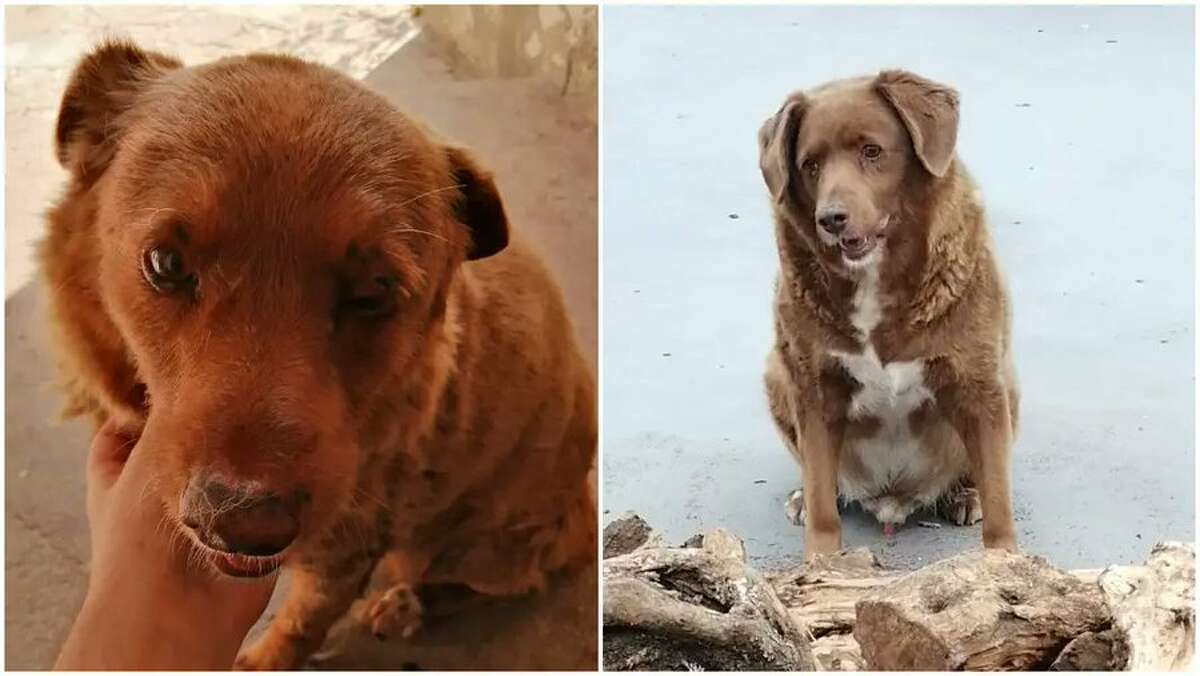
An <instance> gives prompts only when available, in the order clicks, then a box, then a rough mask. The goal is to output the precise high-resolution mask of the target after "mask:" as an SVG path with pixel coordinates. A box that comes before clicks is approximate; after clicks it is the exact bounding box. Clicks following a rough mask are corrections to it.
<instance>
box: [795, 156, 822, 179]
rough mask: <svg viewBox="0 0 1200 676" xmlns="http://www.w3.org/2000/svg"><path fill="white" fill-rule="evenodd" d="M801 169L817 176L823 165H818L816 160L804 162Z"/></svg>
mask: <svg viewBox="0 0 1200 676" xmlns="http://www.w3.org/2000/svg"><path fill="white" fill-rule="evenodd" d="M800 168H802V169H804V171H806V172H808V173H809V174H812V175H813V176H816V175H817V172H818V171H820V170H821V165H819V164H817V161H816V160H804V164H802V165H800Z"/></svg>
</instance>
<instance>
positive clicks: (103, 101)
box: [54, 40, 183, 180]
mask: <svg viewBox="0 0 1200 676" xmlns="http://www.w3.org/2000/svg"><path fill="white" fill-rule="evenodd" d="M182 65H183V64H182V63H180V62H179V61H178V60H176V59H174V58H172V57H169V56H166V55H164V54H159V53H157V52H149V51H145V50H143V49H140V48H139V47H137V46H136V45H134V44H133V43H132V42H126V41H119V40H110V41H108V42H105V43H104V44H102V45H100V46H99V47H97V48H96V49H95V50H93V51H92V52H91V53H90V54H88V55H87V56H85V57H84V58H83V59H82V60H81V61H80V62H79V65H77V66H75V70H74V72H72V73H71V79H70V81H69V83H68V84H67V89H66V91H65V92H64V93H63V98H62V104H61V105H60V106H59V109H58V123H57V125H56V127H55V132H54V149H55V152H56V153H57V155H58V162H59V164H61V165H62V166H63V168H64V169H66V170H67V171H70V172H71V173H72V174H73V175H74V176H75V177H76V178H79V179H84V180H95V179H96V178H97V177H99V175H100V174H102V173H104V170H105V169H106V168H107V167H108V164H109V162H111V161H112V157H113V153H114V152H115V150H116V147H117V138H118V137H119V135H120V121H119V118H120V116H121V114H122V113H124V112H125V111H127V110H128V109H129V107H130V106H131V105H133V100H134V98H135V97H136V96H137V94H138V92H140V91H141V90H142V88H143V87H145V86H146V84H148V83H150V82H152V81H154V80H155V79H157V78H160V77H162V76H163V75H164V74H166V73H167V72H169V71H171V70H174V69H176V68H179V67H181V66H182Z"/></svg>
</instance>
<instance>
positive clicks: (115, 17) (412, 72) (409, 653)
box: [5, 7, 597, 669]
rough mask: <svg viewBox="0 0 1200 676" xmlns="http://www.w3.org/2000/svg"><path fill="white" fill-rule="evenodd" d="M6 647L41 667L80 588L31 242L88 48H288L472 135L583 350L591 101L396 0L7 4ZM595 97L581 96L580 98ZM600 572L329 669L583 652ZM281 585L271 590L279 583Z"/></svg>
mask: <svg viewBox="0 0 1200 676" xmlns="http://www.w3.org/2000/svg"><path fill="white" fill-rule="evenodd" d="M6 20H7V22H6V23H7V25H6V37H7V46H6V57H7V66H8V70H7V73H6V94H7V100H8V105H7V110H6V111H5V112H6V125H7V131H8V134H7V136H6V142H7V148H6V162H7V169H8V181H7V184H6V187H5V196H6V212H5V216H6V230H7V232H6V243H7V251H6V264H7V274H6V278H5V283H6V303H5V320H6V331H5V348H6V351H7V358H6V373H5V390H6V404H7V405H6V409H5V423H6V430H5V445H6V449H7V453H6V466H5V470H6V471H5V531H6V540H5V571H6V580H5V591H6V596H5V633H6V641H5V658H6V666H7V667H8V668H10V669H44V668H48V667H49V666H50V665H51V664H52V662H53V659H54V657H55V655H56V653H57V650H58V646H59V645H60V644H61V642H62V639H63V638H64V636H65V633H66V631H67V629H68V627H69V624H70V621H71V618H72V617H73V616H74V613H75V610H76V609H77V608H78V605H79V603H80V602H81V600H82V595H83V592H84V588H85V582H86V579H85V578H86V570H87V560H88V557H89V548H88V534H87V525H86V521H85V518H84V508H83V495H84V482H83V464H82V459H83V454H84V449H85V448H86V445H87V441H88V437H89V430H88V429H87V428H86V427H85V426H84V425H82V424H79V423H67V424H60V423H58V422H57V421H56V420H55V417H56V414H57V411H58V409H59V406H60V399H59V396H58V394H57V392H56V391H55V390H54V389H53V386H52V385H53V380H54V375H53V369H52V363H53V362H52V359H53V357H52V354H51V352H50V350H49V346H48V345H47V340H48V335H47V331H46V330H45V326H44V319H43V311H44V302H43V298H42V291H41V289H40V288H39V287H38V285H37V284H36V283H35V282H33V281H32V277H33V273H34V267H33V265H32V261H31V260H30V258H29V250H28V248H27V247H28V244H29V243H30V242H32V241H34V240H36V239H37V238H38V237H39V236H40V233H41V230H42V223H41V220H40V213H41V211H42V210H43V209H45V207H46V206H47V204H48V202H49V200H50V199H51V197H52V196H53V195H54V194H55V193H56V192H57V191H58V190H59V189H60V187H61V185H62V180H63V175H62V172H61V170H60V169H59V168H58V166H57V164H56V163H55V162H54V159H53V152H52V150H51V147H50V139H51V130H52V128H53V121H54V115H55V113H56V111H57V105H58V98H59V96H60V95H61V92H62V88H63V86H64V85H65V79H66V77H67V75H68V74H69V71H70V68H71V67H72V66H73V65H74V62H75V60H76V59H77V58H78V57H79V56H80V54H81V50H83V49H85V46H86V45H90V44H93V43H94V42H95V41H97V40H98V39H99V38H101V37H103V36H104V35H106V34H110V33H117V34H125V35H131V36H132V37H134V38H135V39H137V40H138V41H139V42H140V43H142V44H144V45H145V46H148V47H154V48H158V49H164V50H167V51H173V52H175V53H176V54H179V55H180V56H181V57H183V58H184V59H185V61H188V62H197V61H202V60H208V59H212V58H215V57H218V56H221V55H225V54H229V53H231V52H237V51H247V50H283V51H291V52H293V53H298V54H299V55H302V56H305V57H307V58H312V59H314V60H318V61H320V62H322V63H326V64H330V65H333V66H335V67H338V68H340V69H342V70H344V71H345V72H347V73H349V74H351V75H353V76H355V77H364V78H365V80H366V82H367V83H368V84H369V85H371V86H373V87H375V88H376V89H377V90H378V91H380V92H381V93H382V94H384V95H385V96H388V97H389V98H391V99H392V100H394V101H396V102H397V103H398V104H399V105H401V107H402V108H404V109H406V110H409V111H410V112H412V113H414V114H416V115H418V116H420V117H421V118H423V119H425V120H426V121H428V122H429V123H430V124H431V125H432V126H433V127H434V128H435V129H437V130H439V131H440V132H442V133H444V134H446V135H448V136H450V137H452V138H455V139H456V140H458V141H460V142H462V143H464V144H467V145H470V146H471V147H472V148H474V150H475V151H476V153H477V154H478V156H479V157H480V158H481V159H482V160H483V161H484V162H485V163H486V164H487V165H488V166H490V167H491V168H492V169H493V170H495V172H496V175H497V181H498V183H499V186H500V189H501V192H502V193H503V195H504V196H505V198H506V201H507V206H508V208H509V214H510V217H511V218H512V220H513V221H514V222H515V223H517V224H518V225H519V226H520V227H522V228H523V229H525V230H526V231H527V232H530V233H531V234H532V235H534V237H533V238H532V239H534V240H535V241H538V242H540V243H541V245H542V248H543V250H544V251H545V253H546V254H547V259H548V262H549V264H550V265H551V267H552V268H553V269H554V271H555V272H556V273H557V274H558V275H559V278H560V281H561V283H562V286H563V288H564V292H565V293H566V295H567V299H568V303H569V306H570V307H571V309H572V312H573V314H574V318H575V321H576V327H577V331H578V333H579V335H580V337H581V340H582V341H583V343H584V345H585V350H586V351H587V353H588V356H589V358H590V359H591V360H592V363H593V364H594V363H595V347H596V320H595V317H596V302H597V301H596V298H597V293H596V249H597V246H596V242H597V235H596V167H595V148H596V130H595V128H594V126H592V125H591V124H590V123H588V122H587V121H586V120H588V119H594V114H592V113H591V112H590V111H587V110H585V108H584V106H586V105H588V102H587V101H586V100H582V99H581V100H564V99H561V98H559V97H557V96H555V95H553V92H551V93H547V92H546V91H545V90H544V89H542V88H541V87H540V86H539V85H537V84H536V83H534V82H532V81H525V80H506V81H493V80H463V79H459V77H458V75H457V74H456V73H455V72H452V71H451V70H450V69H448V68H447V67H445V66H444V65H442V62H441V60H440V59H439V58H438V56H437V55H435V54H434V53H433V52H432V50H431V49H430V48H429V47H428V45H426V44H425V42H424V40H423V38H421V37H420V36H419V35H417V34H416V31H415V29H414V26H413V24H412V22H411V20H410V17H409V15H408V13H407V11H405V10H404V9H403V8H399V7H390V8H379V7H376V8H365V7H328V8H313V7H306V8H295V7H293V8H285V7H279V8H275V7H272V8H247V7H215V8H200V9H197V8H186V7H173V8H169V9H163V8H146V7H126V8H87V7H61V8H44V7H23V8H9V9H8V10H7V12H6ZM593 105H594V104H593ZM595 576H596V573H595V569H594V568H593V569H590V570H586V571H583V572H581V573H579V574H578V575H575V576H572V577H568V578H564V579H561V580H559V581H558V583H557V584H556V585H555V586H554V587H553V588H552V590H551V592H550V593H549V594H548V595H547V596H545V597H541V598H536V599H521V600H515V601H510V602H506V603H499V604H496V605H492V606H486V607H481V608H479V609H478V610H476V611H474V612H470V613H466V614H464V615H461V616H459V617H457V618H455V619H451V620H446V621H443V622H440V623H438V624H436V625H434V626H432V627H430V628H429V630H428V631H427V632H425V633H424V634H423V635H422V636H421V638H419V639H417V640H414V641H413V642H411V643H402V642H389V643H378V642H377V641H375V639H373V638H367V637H366V636H365V635H364V633H363V632H361V631H359V630H357V628H355V627H353V626H351V625H348V624H347V625H343V626H341V627H339V629H338V630H337V632H335V637H334V640H333V641H332V642H331V647H332V648H333V649H332V650H330V651H329V654H328V655H327V656H326V660H325V662H324V664H325V666H331V667H341V668H367V669H370V668H383V667H392V668H396V667H399V666H401V665H408V666H409V667H412V666H417V667H420V668H424V669H437V668H442V669H453V668H470V667H476V668H488V667H492V668H499V667H504V666H507V667H510V668H511V667H517V668H529V669H537V668H580V667H594V665H595V664H596V636H595V619H596V617H597V609H596V586H595ZM277 596H278V595H277Z"/></svg>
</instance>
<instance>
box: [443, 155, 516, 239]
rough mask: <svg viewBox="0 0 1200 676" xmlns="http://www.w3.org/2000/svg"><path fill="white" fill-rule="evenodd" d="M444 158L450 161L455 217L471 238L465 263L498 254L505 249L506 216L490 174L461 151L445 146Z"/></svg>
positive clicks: (506, 233) (506, 237)
mask: <svg viewBox="0 0 1200 676" xmlns="http://www.w3.org/2000/svg"><path fill="white" fill-rule="evenodd" d="M446 156H447V157H448V158H449V159H450V170H451V172H452V178H453V180H454V182H455V183H456V184H457V185H456V187H457V188H458V195H457V196H456V200H455V202H454V215H455V216H456V217H457V218H458V220H459V221H460V222H461V223H462V224H463V225H466V226H467V232H468V234H469V235H470V236H471V244H470V246H469V247H468V248H467V260H477V259H480V258H487V257H488V256H492V255H495V254H498V253H500V252H501V251H503V250H504V247H506V246H508V217H507V216H506V215H505V214H504V203H503V202H502V201H500V193H499V192H498V191H497V190H496V183H495V182H494V181H493V180H492V174H491V172H488V171H486V170H484V169H483V168H482V167H480V166H479V164H478V163H477V162H476V161H475V158H474V157H472V156H471V154H470V153H469V152H467V151H466V150H463V149H462V148H455V147H453V146H448V147H447V148H446Z"/></svg>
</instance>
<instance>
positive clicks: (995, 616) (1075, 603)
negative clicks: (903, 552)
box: [854, 550, 1111, 671]
mask: <svg viewBox="0 0 1200 676" xmlns="http://www.w3.org/2000/svg"><path fill="white" fill-rule="evenodd" d="M1110 619H1111V617H1110V615H1109V612H1108V608H1107V607H1106V606H1105V604H1104V600H1103V598H1102V597H1101V594H1100V590H1099V589H1098V588H1097V587H1096V586H1094V585H1090V584H1088V583H1086V582H1083V581H1081V580H1080V579H1079V578H1077V577H1075V576H1072V575H1070V574H1068V573H1065V572H1063V571H1060V570H1058V569H1056V568H1054V567H1052V566H1050V565H1049V564H1048V563H1046V562H1045V561H1044V560H1042V559H1041V558H1038V557H1032V556H1021V555H1017V554H1009V553H1007V552H1003V551H996V550H990V551H976V552H971V553H967V554H961V555H959V556H955V557H953V558H950V559H947V560H945V561H941V562H939V563H935V564H933V565H930V566H927V567H925V568H922V569H921V570H918V571H915V572H912V573H909V574H908V575H905V576H903V577H900V578H898V579H897V580H895V581H894V582H892V583H891V584H889V585H886V586H884V587H879V588H876V589H875V590H873V591H871V592H870V593H868V594H867V595H866V597H865V598H864V599H863V600H862V601H860V602H859V604H858V607H857V617H856V623H855V627H854V636H855V638H856V639H857V640H858V643H859V646H860V647H861V649H862V654H863V658H864V661H865V664H866V666H867V667H868V668H870V669H880V670H894V669H926V670H932V671H955V670H960V669H968V670H987V671H996V670H1005V671H1011V670H1032V669H1044V668H1047V667H1049V666H1050V664H1051V663H1053V662H1054V660H1055V659H1056V658H1057V657H1058V655H1059V654H1060V653H1061V652H1062V650H1063V648H1064V647H1066V645H1067V644H1068V643H1070V642H1071V640H1072V639H1074V638H1075V637H1077V636H1079V635H1080V634H1083V633H1085V632H1096V631H1102V630H1104V629H1105V628H1107V626H1108V624H1109V622H1110Z"/></svg>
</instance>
